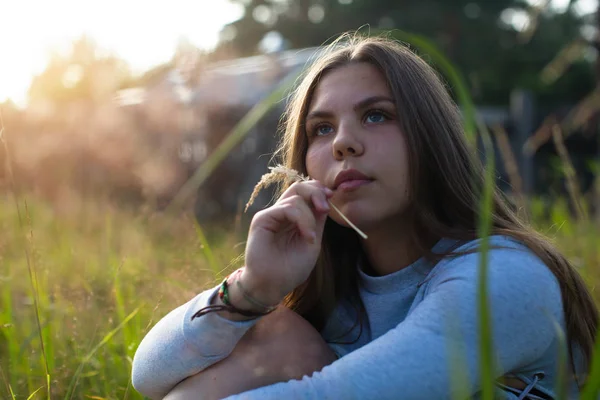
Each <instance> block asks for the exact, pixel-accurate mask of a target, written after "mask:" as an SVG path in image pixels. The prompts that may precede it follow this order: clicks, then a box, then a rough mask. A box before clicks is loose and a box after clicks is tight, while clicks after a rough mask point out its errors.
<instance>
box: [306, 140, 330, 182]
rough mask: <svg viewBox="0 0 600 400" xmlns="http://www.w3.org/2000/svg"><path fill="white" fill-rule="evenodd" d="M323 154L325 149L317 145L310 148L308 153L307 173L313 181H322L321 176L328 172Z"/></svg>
mask: <svg viewBox="0 0 600 400" xmlns="http://www.w3.org/2000/svg"><path fill="white" fill-rule="evenodd" d="M323 153H324V152H323V149H322V148H321V147H318V146H315V145H312V146H310V147H309V148H308V151H307V152H306V159H305V162H306V172H307V173H308V176H310V177H311V178H313V179H317V180H321V179H320V178H322V176H321V175H323V171H325V170H326V168H325V158H324V157H323V156H324V154H323Z"/></svg>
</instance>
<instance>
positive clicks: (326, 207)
mask: <svg viewBox="0 0 600 400" xmlns="http://www.w3.org/2000/svg"><path fill="white" fill-rule="evenodd" d="M321 207H323V210H327V211H329V203H328V202H327V200H322V203H321Z"/></svg>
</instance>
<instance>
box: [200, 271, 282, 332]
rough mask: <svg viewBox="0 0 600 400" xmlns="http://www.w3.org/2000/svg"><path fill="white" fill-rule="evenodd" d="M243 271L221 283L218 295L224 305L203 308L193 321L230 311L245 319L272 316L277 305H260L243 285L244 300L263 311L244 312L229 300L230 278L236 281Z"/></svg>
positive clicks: (241, 289)
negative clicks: (213, 313)
mask: <svg viewBox="0 0 600 400" xmlns="http://www.w3.org/2000/svg"><path fill="white" fill-rule="evenodd" d="M241 271H242V270H241V269H239V270H237V271H235V272H234V273H232V274H230V275H228V276H227V277H226V278H225V279H224V280H223V282H222V283H221V286H220V287H219V291H218V293H217V295H218V296H219V298H220V299H221V301H222V302H223V304H215V305H209V306H206V307H203V308H201V309H200V310H198V311H197V312H196V313H195V314H194V315H192V320H194V319H195V318H198V317H201V316H203V315H205V314H208V313H210V312H219V311H228V312H230V313H235V314H239V315H242V316H244V317H251V318H256V317H262V316H265V315H267V314H270V313H272V312H273V311H275V309H277V305H275V306H265V305H264V304H262V303H260V302H259V301H258V300H256V299H254V298H253V297H252V296H250V295H249V294H248V293H247V292H246V291H245V290H243V286H242V285H241V284H239V285H238V287H239V288H240V291H241V292H242V296H244V298H245V299H246V300H247V301H248V302H249V303H251V304H252V305H255V306H256V307H257V308H260V310H261V311H251V310H242V309H239V308H237V307H235V306H234V305H233V304H231V301H230V298H229V282H228V280H229V279H230V278H232V279H234V278H236V277H238V276H239V274H240V273H241ZM237 282H238V283H239V277H238V279H237ZM249 299H251V300H249Z"/></svg>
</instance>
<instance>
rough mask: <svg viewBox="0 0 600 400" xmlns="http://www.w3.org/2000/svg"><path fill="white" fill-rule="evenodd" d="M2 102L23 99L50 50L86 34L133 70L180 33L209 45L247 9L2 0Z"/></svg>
mask: <svg viewBox="0 0 600 400" xmlns="http://www.w3.org/2000/svg"><path fill="white" fill-rule="evenodd" d="M0 3H2V5H1V6H0V102H3V101H5V100H6V99H7V98H10V99H11V100H13V101H14V102H16V103H17V104H23V103H24V101H25V98H26V92H27V88H28V87H29V82H30V81H31V78H32V76H34V75H35V74H37V73H40V72H41V71H43V69H44V67H45V66H46V63H47V61H48V59H49V55H50V52H51V51H59V52H61V51H62V52H64V51H67V50H68V49H69V46H70V44H71V43H72V42H73V40H75V39H77V38H79V37H81V35H83V34H87V35H89V36H90V37H92V38H93V39H94V40H95V41H96V43H97V44H98V46H100V47H101V48H102V49H104V50H106V51H109V52H112V53H116V54H117V55H118V56H119V57H121V58H123V59H124V60H125V61H127V62H128V64H129V65H130V66H131V68H132V69H133V70H134V71H137V72H142V71H144V70H147V69H149V68H151V67H153V66H156V65H158V64H161V63H163V62H165V61H168V60H170V59H171V57H172V56H173V53H174V50H175V46H176V45H177V42H178V40H179V39H180V38H182V37H185V38H187V40H189V41H190V42H191V43H192V44H194V45H196V46H197V47H199V48H203V49H210V48H211V47H214V45H215V44H216V42H217V39H218V34H219V31H220V30H221V28H222V27H223V25H225V24H226V23H229V22H232V21H235V20H236V19H238V18H240V17H241V15H242V12H243V9H242V7H241V6H239V5H234V4H232V3H230V2H229V1H228V0H168V1H164V0H102V1H98V0H96V1H89V0H8V1H0Z"/></svg>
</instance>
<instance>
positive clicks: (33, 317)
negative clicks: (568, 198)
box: [0, 31, 600, 399]
mask: <svg viewBox="0 0 600 400" xmlns="http://www.w3.org/2000/svg"><path fill="white" fill-rule="evenodd" d="M392 35H393V36H395V37H397V38H399V39H401V40H405V41H407V42H410V43H411V44H412V45H413V46H415V47H416V48H418V49H420V50H421V51H422V52H423V53H426V54H428V55H429V56H430V57H431V58H432V60H433V61H434V62H435V64H436V65H437V66H438V67H439V68H440V70H441V71H442V72H443V73H444V75H445V77H446V79H447V80H448V81H449V83H450V84H451V87H453V88H454V90H455V92H456V95H457V100H458V102H459V103H460V105H461V106H462V108H463V110H464V112H465V130H466V133H467V135H468V136H469V138H470V139H471V142H472V143H473V142H474V139H475V137H476V134H477V132H476V129H475V127H476V121H475V116H474V111H473V104H472V101H471V98H470V96H469V94H468V90H467V88H466V85H465V84H464V82H463V79H462V77H461V75H460V73H458V71H457V70H456V69H455V68H454V67H453V66H452V64H450V63H449V62H448V61H447V60H446V58H445V57H444V56H443V55H442V54H441V53H440V52H439V51H438V50H437V49H436V48H435V47H434V46H433V45H432V44H431V43H430V42H429V41H427V40H426V39H424V38H422V37H420V36H416V35H410V34H406V33H403V32H400V31H395V32H393V34H392ZM290 79H292V78H290ZM289 84H290V81H286V82H284V83H283V84H282V85H281V86H280V87H279V88H277V89H276V90H275V91H274V92H273V93H272V94H271V95H270V96H268V97H267V98H266V99H265V101H264V102H261V103H259V105H257V106H256V107H255V108H254V109H253V110H252V111H251V112H250V113H249V114H248V115H247V116H246V117H245V118H244V119H243V120H242V121H240V123H239V124H238V125H237V126H236V127H235V128H234V130H233V131H232V134H231V135H230V136H229V137H228V139H227V140H226V141H224V145H223V146H221V147H220V148H219V149H218V151H216V152H215V154H213V156H211V158H210V159H209V161H207V162H206V163H205V164H204V166H203V167H202V168H201V169H199V170H198V171H197V172H196V174H195V175H194V176H193V178H192V179H190V181H188V182H187V183H186V184H185V185H184V186H183V188H182V190H181V191H180V192H179V193H178V194H177V196H176V201H174V202H173V203H172V205H171V207H170V208H169V211H170V212H172V213H169V216H166V215H155V214H150V213H148V212H147V211H144V210H123V209H120V208H115V207H112V206H110V205H108V204H106V203H102V202H99V201H96V202H87V203H84V204H83V207H80V208H79V210H77V211H73V210H71V211H70V212H68V213H66V212H64V211H61V210H64V207H63V208H59V209H57V210H55V209H52V208H51V207H50V206H48V204H46V203H44V202H43V201H40V200H36V199H35V198H30V197H26V196H17V201H16V202H15V200H14V197H12V195H11V194H6V195H4V196H5V197H0V230H1V231H2V235H0V398H2V399H4V398H7V399H29V398H31V399H50V398H52V399H85V398H90V399H139V398H141V396H140V395H139V394H138V393H137V392H135V390H133V389H132V387H131V382H130V375H131V362H132V358H133V355H134V353H135V350H136V346H137V345H138V344H139V342H140V341H141V339H142V338H143V337H144V335H145V334H146V332H147V331H148V330H149V328H150V327H151V326H152V325H153V324H154V323H155V322H156V321H157V320H158V319H159V318H160V317H161V316H163V315H164V314H166V313H167V312H168V311H170V310H171V309H173V308H175V307H176V306H178V305H180V304H182V303H184V302H185V301H187V300H189V299H190V298H192V297H193V296H194V295H195V294H197V293H198V292H200V291H202V290H203V289H205V288H208V287H210V286H213V285H215V284H216V283H217V282H218V280H220V278H221V277H222V276H223V274H225V273H226V272H227V270H228V269H231V268H233V266H232V265H230V264H231V260H234V259H236V258H237V256H238V255H239V253H240V252H241V250H242V249H243V248H240V247H239V246H238V244H239V242H240V241H241V240H242V239H241V238H236V237H235V236H234V234H232V233H227V232H223V231H220V230H218V229H211V228H210V227H201V226H198V225H197V224H196V223H195V222H194V221H193V220H192V219H190V218H185V217H174V216H173V215H176V211H177V210H178V208H179V207H181V205H182V204H184V203H185V201H186V200H187V199H188V198H189V196H190V195H191V194H192V193H193V192H195V190H196V189H197V187H198V186H200V185H201V184H202V183H203V182H204V181H205V179H206V177H207V176H209V175H210V173H211V172H212V171H213V170H214V168H216V166H217V165H218V164H219V163H220V162H221V161H222V160H223V158H224V157H225V156H226V155H227V153H228V152H229V151H230V150H231V148H233V146H235V144H236V143H238V142H239V141H240V140H241V139H242V138H243V137H244V136H245V135H246V134H247V133H248V132H249V131H250V128H252V126H253V125H254V124H255V123H256V122H257V121H258V119H260V117H261V116H262V115H264V114H265V113H266V112H267V111H268V110H269V109H270V108H271V107H272V106H273V105H274V104H275V103H276V102H277V101H279V99H280V98H281V97H282V95H283V93H284V92H285V90H286V88H287V87H288V85H289ZM0 129H1V127H0ZM479 131H480V133H482V134H483V133H485V130H482V129H479ZM482 138H483V142H484V145H486V146H485V149H486V150H488V147H489V143H488V142H489V137H487V136H483V137H482ZM486 140H487V141H486ZM486 154H488V155H492V153H491V152H489V151H487V152H486ZM8 165H9V166H10V163H8ZM491 165H493V159H492V158H491V157H488V158H487V170H486V174H487V175H486V178H487V184H486V187H485V188H484V190H483V193H482V200H481V207H480V209H481V215H482V216H483V218H482V220H481V221H480V222H479V233H480V235H481V236H483V237H485V236H486V234H487V232H488V231H489V229H490V221H489V210H490V204H491V202H490V193H491V192H490V188H491V182H492V180H493V178H494V171H493V169H492V168H491ZM9 175H11V174H10V173H9ZM25 199H27V202H25ZM543 208H544V207H543V206H542V205H541V202H540V201H539V200H536V199H530V207H529V211H530V213H531V216H532V220H533V221H534V223H535V225H536V227H537V228H538V229H540V230H541V231H543V232H544V233H546V234H547V235H549V236H550V237H552V238H554V239H555V241H556V244H557V246H558V247H559V248H560V250H562V251H563V253H564V254H565V255H566V256H567V257H569V259H570V260H572V261H573V263H574V265H575V266H576V267H578V268H579V269H580V270H581V272H582V274H583V275H584V277H585V278H586V279H587V281H588V283H589V285H590V287H592V288H593V287H595V286H597V284H598V283H600V272H599V271H600V269H599V268H598V267H599V266H600V248H599V247H598V246H597V243H598V233H599V230H600V228H599V226H598V225H597V224H596V225H594V224H593V223H591V222H588V221H585V220H583V221H582V220H580V219H579V220H577V219H573V218H572V217H571V216H570V214H569V212H568V210H567V207H566V202H564V201H557V202H556V203H555V204H553V205H552V207H551V212H550V215H549V218H546V217H545V215H544V212H543ZM220 226H228V224H227V223H221V224H220ZM486 246H487V243H486V241H485V240H484V242H483V247H484V255H485V254H486V252H485V249H486ZM481 271H482V274H481V280H480V296H479V310H480V311H479V314H480V320H481V324H480V329H481V331H482V341H481V342H482V343H481V350H482V351H481V354H482V357H481V370H482V382H481V384H482V387H483V392H482V396H483V398H492V397H493V393H492V390H493V386H492V385H493V379H492V375H491V374H492V371H493V363H492V356H491V349H492V343H491V335H490V330H491V327H490V326H489V323H487V322H486V321H488V320H489V315H488V312H487V298H486V280H485V276H486V274H485V273H486V257H485V256H484V257H482V265H481ZM597 348H598V352H600V342H599V343H598V346H597ZM598 352H597V353H598ZM455 353H456V354H455ZM455 353H453V360H457V362H459V363H460V361H461V355H460V354H459V353H458V352H455ZM561 358H562V359H563V361H562V362H561V363H560V366H561V367H564V364H565V363H564V358H565V355H564V354H562V355H561ZM591 376H592V380H591V382H590V385H588V387H587V388H586V389H587V390H586V391H585V393H584V397H585V398H590V399H591V398H596V396H597V391H598V389H599V388H600V357H596V358H595V359H594V363H593V369H592V375H591ZM455 378H456V379H457V382H462V381H464V379H465V377H464V376H462V375H461V374H456V376H455ZM455 383H456V382H455ZM557 389H558V392H559V393H563V392H564V385H560V387H558V388H557ZM452 391H453V393H455V394H460V393H464V392H463V390H462V388H461V387H460V384H458V385H453V387H452ZM582 398H583V397H582Z"/></svg>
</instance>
